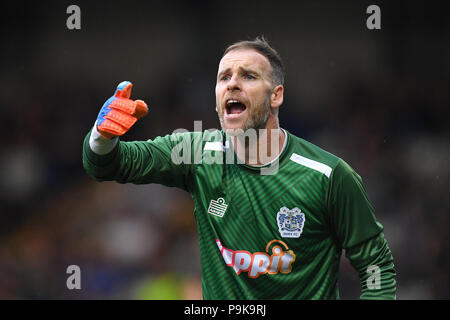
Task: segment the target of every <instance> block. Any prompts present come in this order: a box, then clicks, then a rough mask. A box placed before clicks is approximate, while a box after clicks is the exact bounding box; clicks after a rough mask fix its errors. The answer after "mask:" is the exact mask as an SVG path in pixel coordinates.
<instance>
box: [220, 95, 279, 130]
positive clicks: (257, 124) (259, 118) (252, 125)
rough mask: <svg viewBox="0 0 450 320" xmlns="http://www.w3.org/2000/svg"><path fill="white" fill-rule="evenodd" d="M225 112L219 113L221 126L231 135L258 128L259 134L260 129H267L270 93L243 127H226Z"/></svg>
mask: <svg viewBox="0 0 450 320" xmlns="http://www.w3.org/2000/svg"><path fill="white" fill-rule="evenodd" d="M224 112H225V110H223V111H222V113H221V114H220V115H219V121H220V126H221V128H222V130H223V131H224V132H225V133H226V134H227V135H229V136H234V137H236V136H239V135H243V134H245V133H246V132H247V131H248V130H256V135H257V136H259V131H260V130H261V129H265V128H266V125H267V121H268V120H269V115H270V94H268V95H266V99H265V101H264V102H263V105H262V108H256V109H255V110H254V111H253V113H251V114H250V116H249V118H248V119H247V121H246V122H245V123H244V126H243V127H242V128H236V129H227V128H225V127H224V124H223V118H224ZM247 112H248V111H247Z"/></svg>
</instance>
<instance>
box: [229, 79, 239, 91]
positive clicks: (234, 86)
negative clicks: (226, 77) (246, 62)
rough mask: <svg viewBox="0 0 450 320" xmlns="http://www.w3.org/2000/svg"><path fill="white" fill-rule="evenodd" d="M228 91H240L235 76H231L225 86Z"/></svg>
mask: <svg viewBox="0 0 450 320" xmlns="http://www.w3.org/2000/svg"><path fill="white" fill-rule="evenodd" d="M227 89H228V91H235V90H240V89H241V86H240V83H239V79H238V76H237V75H233V76H232V77H231V79H230V81H228V84H227Z"/></svg>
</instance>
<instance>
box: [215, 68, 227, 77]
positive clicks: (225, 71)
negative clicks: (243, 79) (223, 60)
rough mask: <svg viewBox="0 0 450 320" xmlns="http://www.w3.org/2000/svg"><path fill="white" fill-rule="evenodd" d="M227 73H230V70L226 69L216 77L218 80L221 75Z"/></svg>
mask: <svg viewBox="0 0 450 320" xmlns="http://www.w3.org/2000/svg"><path fill="white" fill-rule="evenodd" d="M228 71H230V68H226V69H225V70H222V71H220V72H219V74H218V75H217V77H218V78H219V77H220V76H221V75H223V74H224V73H227V72H228Z"/></svg>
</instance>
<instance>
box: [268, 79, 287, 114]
mask: <svg viewBox="0 0 450 320" xmlns="http://www.w3.org/2000/svg"><path fill="white" fill-rule="evenodd" d="M283 95H284V87H283V86H282V85H281V84H279V85H278V86H276V87H275V88H273V89H272V95H271V96H270V106H271V107H272V108H278V107H280V106H281V104H282V103H283V98H284V96H283Z"/></svg>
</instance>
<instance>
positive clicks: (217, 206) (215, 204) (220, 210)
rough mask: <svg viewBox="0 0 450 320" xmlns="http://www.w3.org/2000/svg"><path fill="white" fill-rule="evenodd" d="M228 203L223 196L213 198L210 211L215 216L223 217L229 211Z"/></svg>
mask: <svg viewBox="0 0 450 320" xmlns="http://www.w3.org/2000/svg"><path fill="white" fill-rule="evenodd" d="M227 207H228V205H227V204H226V203H225V200H224V199H223V198H219V199H217V200H211V202H210V203H209V207H208V213H209V214H212V215H214V216H217V217H220V218H222V217H223V215H224V214H225V211H227Z"/></svg>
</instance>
